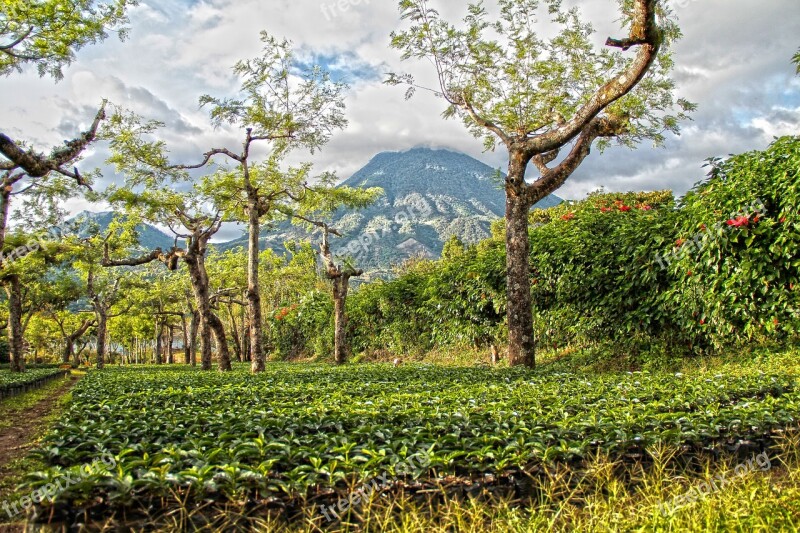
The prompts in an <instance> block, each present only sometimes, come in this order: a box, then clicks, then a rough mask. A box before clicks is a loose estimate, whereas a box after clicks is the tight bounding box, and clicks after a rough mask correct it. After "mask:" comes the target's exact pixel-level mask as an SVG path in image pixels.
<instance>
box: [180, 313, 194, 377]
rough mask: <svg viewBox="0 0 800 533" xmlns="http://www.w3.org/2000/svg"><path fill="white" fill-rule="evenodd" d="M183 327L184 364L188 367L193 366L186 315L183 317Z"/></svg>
mask: <svg viewBox="0 0 800 533" xmlns="http://www.w3.org/2000/svg"><path fill="white" fill-rule="evenodd" d="M181 321H182V323H183V324H182V325H183V362H184V363H185V364H187V365H190V364H192V348H191V346H190V345H189V335H190V334H189V324H187V320H186V313H184V314H182V315H181Z"/></svg>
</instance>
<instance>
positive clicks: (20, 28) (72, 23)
mask: <svg viewBox="0 0 800 533" xmlns="http://www.w3.org/2000/svg"><path fill="white" fill-rule="evenodd" d="M137 3H138V2H137V1H136V0H113V1H97V0H2V3H0V5H2V8H1V9H0V75H3V76H8V75H10V74H11V73H13V72H21V71H22V69H23V67H24V66H25V65H35V66H36V68H37V69H38V70H39V75H40V76H51V77H53V78H54V79H56V80H60V79H61V78H63V77H64V75H63V72H62V69H63V68H64V67H65V66H66V65H69V64H70V63H72V61H73V60H74V59H75V53H76V52H77V51H78V50H80V49H81V48H83V47H84V46H86V45H87V44H93V43H97V42H99V41H102V40H104V39H105V38H106V37H108V32H109V31H114V32H115V33H116V34H117V35H118V36H119V37H120V39H124V38H125V37H126V35H127V30H126V29H125V28H124V27H123V25H124V24H126V23H127V22H128V19H127V17H126V15H125V10H126V9H127V8H129V7H131V6H134V5H136V4H137Z"/></svg>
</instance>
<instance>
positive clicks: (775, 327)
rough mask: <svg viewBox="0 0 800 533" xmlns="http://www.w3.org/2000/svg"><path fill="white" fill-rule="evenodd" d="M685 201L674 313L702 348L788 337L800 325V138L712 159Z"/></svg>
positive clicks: (674, 268) (673, 263)
mask: <svg viewBox="0 0 800 533" xmlns="http://www.w3.org/2000/svg"><path fill="white" fill-rule="evenodd" d="M710 167H711V172H710V173H709V177H708V179H707V180H706V181H704V182H703V183H701V184H698V185H697V186H696V187H695V188H694V189H693V190H692V191H691V192H690V193H688V194H687V195H686V196H685V198H684V199H683V200H682V202H681V206H680V207H681V211H680V213H681V216H680V219H679V220H680V235H679V240H678V241H677V242H676V246H675V248H676V250H675V251H674V253H672V254H671V255H670V256H669V259H670V261H668V263H669V269H670V271H671V273H672V275H673V276H674V278H675V280H676V281H675V283H674V284H673V286H672V287H671V288H670V289H669V291H668V294H667V297H668V300H669V302H670V303H671V311H670V312H671V313H672V315H673V316H674V319H675V320H676V321H677V322H678V324H679V325H680V327H681V328H683V329H684V330H686V331H687V332H689V333H690V334H691V336H692V338H693V339H694V342H695V343H696V344H698V345H699V348H716V349H719V348H721V347H723V346H726V345H731V344H736V343H740V342H745V341H746V342H752V341H754V340H764V339H770V340H779V341H780V340H782V339H786V338H787V337H790V336H794V335H795V332H796V331H797V330H798V327H799V326H800V316H798V310H800V137H784V138H781V139H778V140H776V141H775V142H774V143H773V144H772V145H771V146H770V147H769V148H768V149H767V150H765V151H755V152H749V153H746V154H741V155H737V156H733V157H731V158H730V159H727V160H724V161H723V160H719V159H713V160H710Z"/></svg>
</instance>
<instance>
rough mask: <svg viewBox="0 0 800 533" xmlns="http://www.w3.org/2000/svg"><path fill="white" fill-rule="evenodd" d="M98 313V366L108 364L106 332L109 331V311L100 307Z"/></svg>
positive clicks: (100, 367) (99, 367)
mask: <svg viewBox="0 0 800 533" xmlns="http://www.w3.org/2000/svg"><path fill="white" fill-rule="evenodd" d="M95 314H96V315H97V368H98V369H102V368H104V367H105V366H106V332H107V331H108V312H107V311H106V310H105V309H100V310H98V311H96V312H95Z"/></svg>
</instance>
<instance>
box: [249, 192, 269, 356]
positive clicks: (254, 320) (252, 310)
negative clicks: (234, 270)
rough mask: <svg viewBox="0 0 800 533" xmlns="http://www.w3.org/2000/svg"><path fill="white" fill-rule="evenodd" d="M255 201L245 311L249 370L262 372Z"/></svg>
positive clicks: (254, 202)
mask: <svg viewBox="0 0 800 533" xmlns="http://www.w3.org/2000/svg"><path fill="white" fill-rule="evenodd" d="M248 194H250V193H248ZM255 194H256V195H257V194H258V193H257V192H255ZM257 201H258V198H257V197H256V198H255V199H253V198H251V199H250V204H249V205H248V216H249V217H250V220H249V222H250V224H249V225H250V227H249V231H250V233H249V243H248V249H247V311H248V314H249V315H250V353H251V356H252V363H251V365H250V370H251V371H252V372H263V371H264V370H265V369H266V367H267V360H266V355H265V354H264V335H263V334H262V326H263V324H262V322H263V321H262V317H261V293H260V292H259V287H258V253H259V249H260V246H259V242H258V238H259V233H260V232H261V222H260V220H259V213H258V207H257V206H258V204H257Z"/></svg>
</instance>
